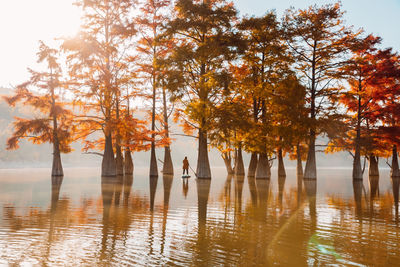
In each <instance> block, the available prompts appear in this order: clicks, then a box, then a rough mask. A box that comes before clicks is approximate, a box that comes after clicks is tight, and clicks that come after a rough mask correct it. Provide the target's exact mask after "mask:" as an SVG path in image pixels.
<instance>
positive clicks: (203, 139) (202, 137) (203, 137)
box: [196, 129, 211, 179]
mask: <svg viewBox="0 0 400 267" xmlns="http://www.w3.org/2000/svg"><path fill="white" fill-rule="evenodd" d="M196 172H197V178H201V179H211V170H210V162H209V160H208V149H207V132H206V131H204V130H202V129H199V152H198V157H197V170H196Z"/></svg>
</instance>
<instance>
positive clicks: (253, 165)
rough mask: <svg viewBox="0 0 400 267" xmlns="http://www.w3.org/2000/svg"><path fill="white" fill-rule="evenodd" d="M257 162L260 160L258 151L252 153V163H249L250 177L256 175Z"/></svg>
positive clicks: (248, 173) (248, 172) (248, 174)
mask: <svg viewBox="0 0 400 267" xmlns="http://www.w3.org/2000/svg"><path fill="white" fill-rule="evenodd" d="M257 162H258V156H257V153H254V152H253V153H251V158H250V163H249V169H248V171H247V176H248V177H254V176H255V174H256V169H257Z"/></svg>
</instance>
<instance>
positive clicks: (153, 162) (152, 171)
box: [150, 141, 158, 177]
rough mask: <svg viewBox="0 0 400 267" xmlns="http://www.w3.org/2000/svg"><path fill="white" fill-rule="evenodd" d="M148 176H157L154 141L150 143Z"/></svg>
mask: <svg viewBox="0 0 400 267" xmlns="http://www.w3.org/2000/svg"><path fill="white" fill-rule="evenodd" d="M150 153H151V154H150V176H153V177H158V167H157V157H156V147H155V144H154V141H152V143H151V152H150Z"/></svg>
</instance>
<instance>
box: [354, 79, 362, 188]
mask: <svg viewBox="0 0 400 267" xmlns="http://www.w3.org/2000/svg"><path fill="white" fill-rule="evenodd" d="M360 86H361V85H360ZM360 110H361V98H360V97H359V98H358V113H357V129H356V130H357V135H356V140H355V153H354V161H353V179H355V180H362V179H363V171H362V169H361V156H360V154H361V153H360V138H361V128H360V125H361V113H360Z"/></svg>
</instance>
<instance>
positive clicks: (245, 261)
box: [0, 171, 400, 266]
mask: <svg viewBox="0 0 400 267" xmlns="http://www.w3.org/2000/svg"><path fill="white" fill-rule="evenodd" d="M221 173H222V172H221ZM321 173H322V174H321V177H324V176H323V172H321ZM337 173H338V177H339V178H336V177H334V178H331V176H332V175H334V172H333V171H330V173H329V176H328V175H327V176H326V177H327V178H325V179H324V180H322V179H323V178H321V179H319V180H318V190H317V181H316V180H308V179H303V178H302V177H301V176H297V175H296V173H295V171H293V172H291V171H288V172H287V177H286V178H283V177H277V176H273V177H271V179H255V178H254V177H243V176H225V175H224V174H223V173H222V174H221V175H220V176H217V175H216V176H215V177H216V178H213V179H212V180H204V179H202V180H199V179H198V180H196V179H189V180H186V181H185V180H182V179H174V177H173V176H168V175H164V176H162V178H161V177H160V178H152V177H148V176H144V175H143V176H135V179H134V178H133V176H124V177H123V176H118V177H114V178H109V177H103V178H101V179H100V177H98V176H93V177H86V178H85V177H81V176H78V177H79V179H78V178H77V179H76V180H73V179H71V178H69V177H67V176H66V177H65V178H64V179H62V178H60V177H55V178H53V179H52V180H51V182H50V181H49V180H48V179H47V180H43V181H44V182H43V185H42V187H41V188H42V189H43V190H42V191H40V189H38V187H37V186H36V185H37V184H38V182H35V183H32V185H34V186H33V187H32V192H43V194H41V193H40V194H37V195H32V201H31V202H29V201H30V200H29V201H28V202H26V203H22V204H21V202H18V201H19V199H20V198H21V197H20V196H21V195H22V194H21V193H18V192H20V191H18V190H22V189H20V188H23V185H22V184H17V183H16V182H15V180H9V181H7V182H8V183H15V185H16V186H15V188H17V189H16V190H17V191H12V190H13V187H12V186H9V185H7V184H6V183H3V184H1V180H0V190H1V188H7V191H0V204H1V207H2V209H1V216H2V217H1V221H0V265H23V264H27V265H29V264H30V265H68V266H77V265H88V266H96V265H104V266H111V265H134V266H165V265H182V266H188V265H195V266H197V265H199V266H265V265H280V266H309V265H317V266H319V265H321V266H324V265H375V266H385V265H386V266H395V265H396V264H398V262H400V255H399V252H398V251H400V229H399V227H398V216H399V215H398V209H399V207H398V206H399V189H400V188H399V179H398V178H393V179H390V176H389V175H388V174H387V175H385V174H384V173H381V178H380V181H379V180H378V181H377V180H373V179H370V178H368V179H366V180H365V181H364V183H365V184H363V182H362V181H356V180H355V181H353V180H352V179H351V173H350V175H348V176H346V175H347V174H346V173H340V171H338V172H337ZM218 177H222V178H218ZM343 177H344V178H343ZM46 178H47V176H46ZM340 178H343V179H342V180H341V179H340ZM158 179H159V180H158ZM246 179H247V181H246ZM158 183H161V184H162V186H161V184H160V186H158ZM379 183H380V187H381V189H380V190H381V191H380V192H379ZM99 184H100V185H99ZM189 186H190V187H191V188H193V189H194V188H195V187H196V190H197V198H196V196H195V195H194V194H195V193H196V190H195V191H194V192H193V193H194V194H193V197H191V195H190V194H187V193H186V195H185V193H183V194H182V191H183V188H184V187H187V188H189ZM157 187H158V188H157ZM81 188H86V191H78V189H79V190H81ZM368 188H369V189H368ZM157 189H158V190H157ZM346 189H348V191H346ZM366 189H367V190H366ZM24 190H25V189H24ZM181 190H182V191H181ZM187 190H188V189H187ZM77 191H78V192H77ZM7 192H13V194H12V195H11V196H12V197H11V198H10V194H8V195H7V199H6V198H5V196H6V194H7ZM186 192H188V191H186ZM23 195H26V196H28V195H29V193H26V192H25V193H24V194H23ZM42 195H43V199H44V200H43V201H42V202H43V204H41V205H38V204H34V203H41V202H40V201H37V202H34V201H35V199H37V198H38V197H41V196H42ZM5 199H6V200H5ZM366 251H367V252H368V253H366Z"/></svg>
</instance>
